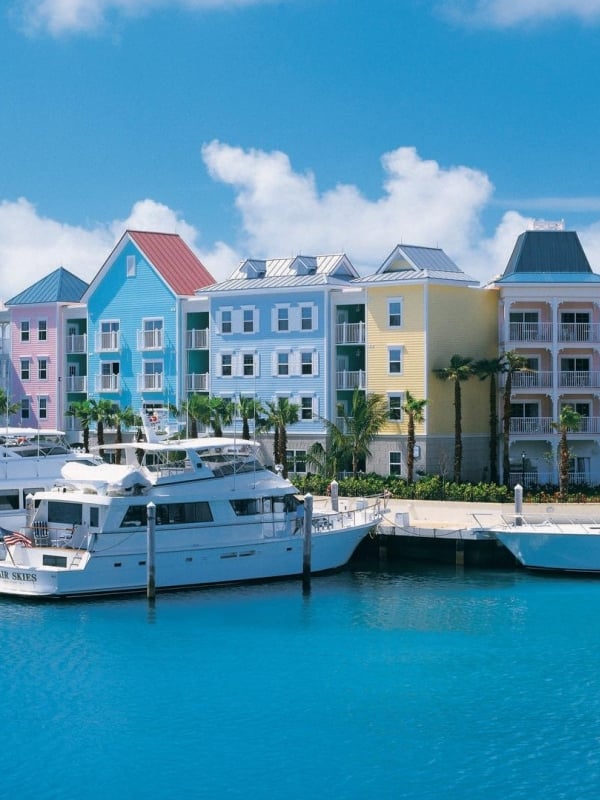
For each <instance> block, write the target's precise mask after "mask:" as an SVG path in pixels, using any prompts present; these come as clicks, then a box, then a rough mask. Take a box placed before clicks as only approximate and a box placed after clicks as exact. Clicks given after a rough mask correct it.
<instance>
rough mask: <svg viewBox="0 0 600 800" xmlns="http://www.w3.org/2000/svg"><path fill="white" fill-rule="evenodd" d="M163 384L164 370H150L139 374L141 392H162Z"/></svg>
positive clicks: (138, 381)
mask: <svg viewBox="0 0 600 800" xmlns="http://www.w3.org/2000/svg"><path fill="white" fill-rule="evenodd" d="M163 386H164V381H163V374H162V372H148V373H143V374H141V375H138V376H137V388H138V391H140V392H161V391H162V389H163Z"/></svg>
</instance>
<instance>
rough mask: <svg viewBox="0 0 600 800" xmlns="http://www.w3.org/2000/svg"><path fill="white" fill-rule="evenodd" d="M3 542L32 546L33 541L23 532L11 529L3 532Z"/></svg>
mask: <svg viewBox="0 0 600 800" xmlns="http://www.w3.org/2000/svg"><path fill="white" fill-rule="evenodd" d="M4 544H22V545H23V546H24V547H33V542H32V541H31V539H30V538H29V537H28V536H25V534H24V533H18V532H17V531H13V532H12V533H5V534H4Z"/></svg>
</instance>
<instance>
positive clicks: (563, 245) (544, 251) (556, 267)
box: [498, 231, 594, 283]
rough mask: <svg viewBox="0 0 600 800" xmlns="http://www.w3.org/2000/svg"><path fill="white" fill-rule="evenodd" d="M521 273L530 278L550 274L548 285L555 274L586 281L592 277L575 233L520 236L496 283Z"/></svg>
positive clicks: (551, 232) (523, 234)
mask: <svg viewBox="0 0 600 800" xmlns="http://www.w3.org/2000/svg"><path fill="white" fill-rule="evenodd" d="M524 273H527V274H528V275H530V276H531V275H543V274H548V273H550V274H551V275H552V276H553V277H552V278H551V280H552V281H556V279H557V278H556V276H557V275H558V274H563V275H571V276H572V275H586V276H588V277H589V276H590V275H593V274H594V273H593V272H592V268H591V267H590V264H589V261H588V260H587V256H586V255H585V253H584V252H583V247H582V246H581V242H580V241H579V237H578V236H577V234H576V233H575V231H525V232H524V233H522V234H521V235H520V236H519V238H518V239H517V241H516V243H515V247H514V249H513V251H512V255H511V257H510V259H509V260H508V264H507V265H506V269H505V270H504V273H503V275H502V278H501V279H500V281H498V282H499V283H500V282H506V281H505V280H504V279H505V278H508V276H510V275H517V274H524ZM528 280H531V278H529V279H528ZM542 282H544V281H542Z"/></svg>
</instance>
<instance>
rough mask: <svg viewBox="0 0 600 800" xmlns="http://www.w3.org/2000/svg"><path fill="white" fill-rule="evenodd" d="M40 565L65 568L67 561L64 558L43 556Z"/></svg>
mask: <svg viewBox="0 0 600 800" xmlns="http://www.w3.org/2000/svg"><path fill="white" fill-rule="evenodd" d="M42 564H43V565H44V566H45V567H65V568H66V566H67V559H66V557H65V556H53V555H43V556H42Z"/></svg>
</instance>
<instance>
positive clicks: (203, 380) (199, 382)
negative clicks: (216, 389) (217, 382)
mask: <svg viewBox="0 0 600 800" xmlns="http://www.w3.org/2000/svg"><path fill="white" fill-rule="evenodd" d="M185 390H186V392H207V391H208V373H206V372H205V373H202V374H200V373H190V374H189V375H186V376H185Z"/></svg>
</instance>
